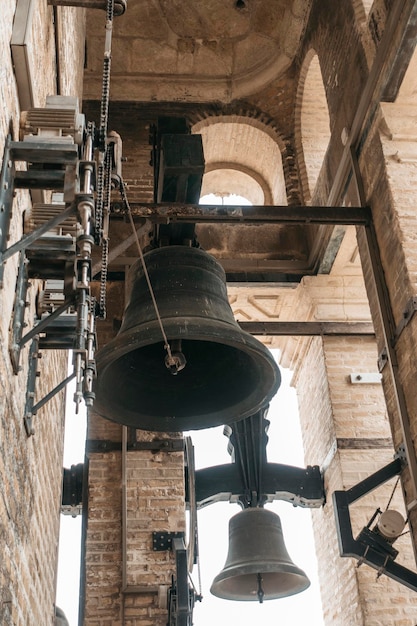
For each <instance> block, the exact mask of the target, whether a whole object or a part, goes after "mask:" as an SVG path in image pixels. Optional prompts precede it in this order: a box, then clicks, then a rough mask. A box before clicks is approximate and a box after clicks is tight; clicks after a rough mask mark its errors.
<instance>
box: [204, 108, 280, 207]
mask: <svg viewBox="0 0 417 626" xmlns="http://www.w3.org/2000/svg"><path fill="white" fill-rule="evenodd" d="M232 120H233V121H232ZM261 127H262V128H261ZM263 128H265V129H263ZM269 130H270V132H269V134H268V132H267V131H268V129H267V127H266V126H264V125H263V124H261V123H260V122H259V121H257V120H254V119H252V118H244V117H236V116H233V117H230V116H224V117H223V116H222V117H221V118H208V119H205V120H203V121H201V122H199V123H198V124H196V126H195V127H194V128H193V132H197V133H200V134H201V136H202V139H203V147H204V158H205V162H206V168H205V174H204V178H203V188H202V194H207V193H235V194H237V195H241V196H244V197H246V198H248V199H249V200H250V202H251V203H252V204H254V205H262V204H266V205H273V204H276V205H283V204H287V196H286V185H285V179H284V170H283V166H282V158H281V150H280V147H279V145H278V141H277V139H274V138H273V137H272V136H271V133H272V132H273V131H272V130H271V129H269Z"/></svg>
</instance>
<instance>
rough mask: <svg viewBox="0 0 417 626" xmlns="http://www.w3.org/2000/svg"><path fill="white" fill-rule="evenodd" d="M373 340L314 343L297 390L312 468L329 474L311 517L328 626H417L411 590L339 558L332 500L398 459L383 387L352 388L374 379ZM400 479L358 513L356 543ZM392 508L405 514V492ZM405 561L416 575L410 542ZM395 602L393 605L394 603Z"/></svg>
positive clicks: (402, 543)
mask: <svg viewBox="0 0 417 626" xmlns="http://www.w3.org/2000/svg"><path fill="white" fill-rule="evenodd" d="M375 363H376V349H375V344H374V342H373V341H372V339H364V338H359V337H351V338H349V339H340V338H338V339H336V338H325V339H324V340H321V339H319V338H317V339H314V340H310V341H308V345H307V346H306V348H305V352H304V355H303V359H302V361H300V362H299V364H298V367H297V371H296V373H295V379H294V381H293V383H294V384H295V385H296V387H297V394H298V398H299V405H300V419H301V425H302V432H303V441H304V447H305V461H306V464H320V465H321V466H322V469H323V471H324V480H325V489H326V494H327V501H326V504H325V506H324V507H323V508H322V509H320V510H314V511H313V512H312V518H313V528H314V534H315V540H316V552H317V557H318V564H319V578H320V587H321V595H322V605H323V611H324V620H325V624H326V625H329V626H344V625H346V624H349V626H350V625H352V626H353V625H356V624H357V625H358V626H359V625H360V626H371V625H372V626H391V625H392V624H402V625H404V626H406V625H407V626H414V624H415V612H416V610H417V598H416V597H415V594H414V593H413V592H410V591H409V590H408V589H407V588H406V587H404V586H402V585H400V584H398V583H396V582H394V581H392V580H391V579H388V578H387V577H385V576H382V577H381V578H379V579H378V581H376V571H374V570H372V569H371V568H369V567H368V566H365V565H363V566H361V567H360V568H357V561H355V560H353V559H350V558H341V557H340V556H339V553H338V547H337V546H338V542H337V536H336V526H335V521H334V512H333V506H332V499H331V494H332V493H333V491H335V490H340V489H349V488H350V487H352V486H354V485H356V484H357V483H358V482H360V481H361V480H363V479H364V478H366V477H367V476H369V475H370V474H372V473H373V472H375V471H377V470H378V469H380V468H381V467H383V466H384V465H386V464H387V463H389V462H390V461H391V460H392V458H393V449H392V446H391V445H390V443H389V442H390V429H389V423H388V419H387V415H386V410H385V402H384V397H383V393H382V387H381V384H356V385H355V384H352V383H351V382H350V378H349V376H350V374H351V373H352V372H375ZM394 487H395V480H391V481H389V482H388V483H386V484H385V485H384V486H381V487H379V488H378V489H377V490H375V491H374V492H372V493H371V494H368V495H367V496H365V497H364V498H363V499H360V500H358V501H357V502H356V503H355V504H354V505H352V506H351V517H352V527H353V533H354V536H355V537H356V536H357V534H358V533H359V532H360V530H361V529H362V528H363V527H364V526H365V525H366V524H367V523H368V521H369V520H370V518H371V516H372V515H373V513H374V512H375V510H376V509H377V508H378V507H380V508H381V509H382V510H384V509H385V506H386V505H387V503H388V500H389V498H390V496H391V494H392V492H393V490H394ZM391 507H392V508H396V509H397V510H400V511H402V513H403V515H404V516H406V514H405V512H404V507H403V504H402V497H401V489H400V488H399V487H397V488H396V489H395V491H394V499H393V502H392V504H391ZM395 546H396V548H397V549H398V550H399V551H400V556H399V557H398V559H399V561H398V562H401V563H402V564H403V565H405V566H406V567H409V568H413V555H412V550H411V547H410V537H409V536H405V537H403V538H401V539H400V540H399V541H398V542H397V543H396V544H395ZM392 598H394V599H395V601H394V602H392V601H391V599H392Z"/></svg>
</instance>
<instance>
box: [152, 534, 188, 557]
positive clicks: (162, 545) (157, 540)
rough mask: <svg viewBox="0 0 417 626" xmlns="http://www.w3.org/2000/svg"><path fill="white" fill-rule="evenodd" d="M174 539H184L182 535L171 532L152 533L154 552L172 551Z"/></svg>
mask: <svg viewBox="0 0 417 626" xmlns="http://www.w3.org/2000/svg"><path fill="white" fill-rule="evenodd" d="M174 539H184V533H183V532H171V531H162V532H157V531H155V532H153V533H152V543H153V550H154V552H163V551H165V550H173V541H174Z"/></svg>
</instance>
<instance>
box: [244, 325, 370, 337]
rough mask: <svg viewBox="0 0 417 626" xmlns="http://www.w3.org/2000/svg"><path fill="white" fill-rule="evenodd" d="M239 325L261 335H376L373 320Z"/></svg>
mask: <svg viewBox="0 0 417 626" xmlns="http://www.w3.org/2000/svg"><path fill="white" fill-rule="evenodd" d="M239 326H240V327H241V329H242V330H245V331H246V332H248V333H250V334H251V335H261V336H262V335H263V336H303V337H308V336H315V335H320V336H333V337H338V336H339V337H340V336H345V335H371V336H374V335H375V331H374V327H373V325H372V323H371V322H239Z"/></svg>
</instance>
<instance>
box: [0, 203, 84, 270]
mask: <svg viewBox="0 0 417 626" xmlns="http://www.w3.org/2000/svg"><path fill="white" fill-rule="evenodd" d="M74 214H75V205H74V204H71V205H70V206H68V207H67V208H66V209H64V210H63V211H62V212H61V213H59V214H58V215H55V216H54V217H52V218H51V219H50V220H49V221H48V222H45V223H44V224H42V225H41V226H39V228H36V229H35V230H34V231H32V232H31V233H29V234H28V235H24V236H23V237H22V238H21V239H20V240H19V241H17V242H16V243H14V244H13V245H12V246H10V248H7V250H5V251H4V252H0V263H4V262H5V261H7V259H9V258H10V257H11V256H13V255H14V254H16V252H20V250H25V249H26V248H27V247H28V246H30V245H31V244H32V243H34V242H35V241H36V240H37V239H39V237H41V236H42V235H44V234H45V233H46V232H48V230H52V229H53V228H55V226H58V225H59V224H61V223H62V222H64V221H65V220H66V219H67V218H68V217H71V215H74Z"/></svg>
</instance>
